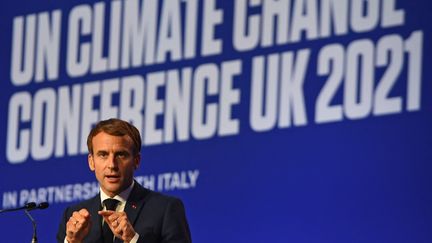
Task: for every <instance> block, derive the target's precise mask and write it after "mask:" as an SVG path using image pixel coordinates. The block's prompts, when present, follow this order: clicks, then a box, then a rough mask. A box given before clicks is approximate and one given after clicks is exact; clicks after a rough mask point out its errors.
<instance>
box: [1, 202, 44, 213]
mask: <svg viewBox="0 0 432 243" xmlns="http://www.w3.org/2000/svg"><path fill="white" fill-rule="evenodd" d="M41 204H42V203H40V204H39V206H41ZM46 204H48V203H46ZM39 206H36V203H34V202H28V203H26V204H25V205H24V206H22V207H19V208H8V209H1V210H0V213H4V212H13V211H18V210H23V209H24V210H33V209H35V208H38V207H39ZM46 207H48V206H46Z"/></svg>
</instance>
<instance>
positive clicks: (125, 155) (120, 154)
mask: <svg viewBox="0 0 432 243" xmlns="http://www.w3.org/2000/svg"><path fill="white" fill-rule="evenodd" d="M117 158H120V159H124V158H127V154H126V153H118V154H117Z"/></svg>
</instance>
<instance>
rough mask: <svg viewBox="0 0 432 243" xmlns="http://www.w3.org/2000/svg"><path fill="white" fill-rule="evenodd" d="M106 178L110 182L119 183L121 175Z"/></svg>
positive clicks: (106, 176)
mask: <svg viewBox="0 0 432 243" xmlns="http://www.w3.org/2000/svg"><path fill="white" fill-rule="evenodd" d="M105 178H106V179H107V180H108V181H109V182H117V181H118V180H120V176H119V175H105Z"/></svg>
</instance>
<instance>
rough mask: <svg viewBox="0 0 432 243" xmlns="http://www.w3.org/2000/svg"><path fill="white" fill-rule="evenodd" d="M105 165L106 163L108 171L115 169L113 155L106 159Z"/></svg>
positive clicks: (115, 162)
mask: <svg viewBox="0 0 432 243" xmlns="http://www.w3.org/2000/svg"><path fill="white" fill-rule="evenodd" d="M107 163H108V168H109V169H111V170H112V169H116V168H117V160H116V157H115V156H114V155H113V154H111V155H110V156H109V157H108V161H107Z"/></svg>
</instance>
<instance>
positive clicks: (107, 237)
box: [102, 198, 119, 243]
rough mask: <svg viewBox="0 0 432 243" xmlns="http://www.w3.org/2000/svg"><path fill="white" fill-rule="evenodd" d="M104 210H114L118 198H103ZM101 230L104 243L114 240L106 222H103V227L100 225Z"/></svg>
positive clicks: (110, 242)
mask: <svg viewBox="0 0 432 243" xmlns="http://www.w3.org/2000/svg"><path fill="white" fill-rule="evenodd" d="M103 203H104V205H105V208H106V210H113V211H115V210H116V207H117V204H118V203H119V201H118V200H116V199H112V198H109V199H105V200H104V201H103ZM102 232H103V240H104V242H105V243H108V242H109V243H113V240H114V234H113V232H112V231H111V229H110V227H109V226H108V223H106V222H104V224H103V227H102Z"/></svg>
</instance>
